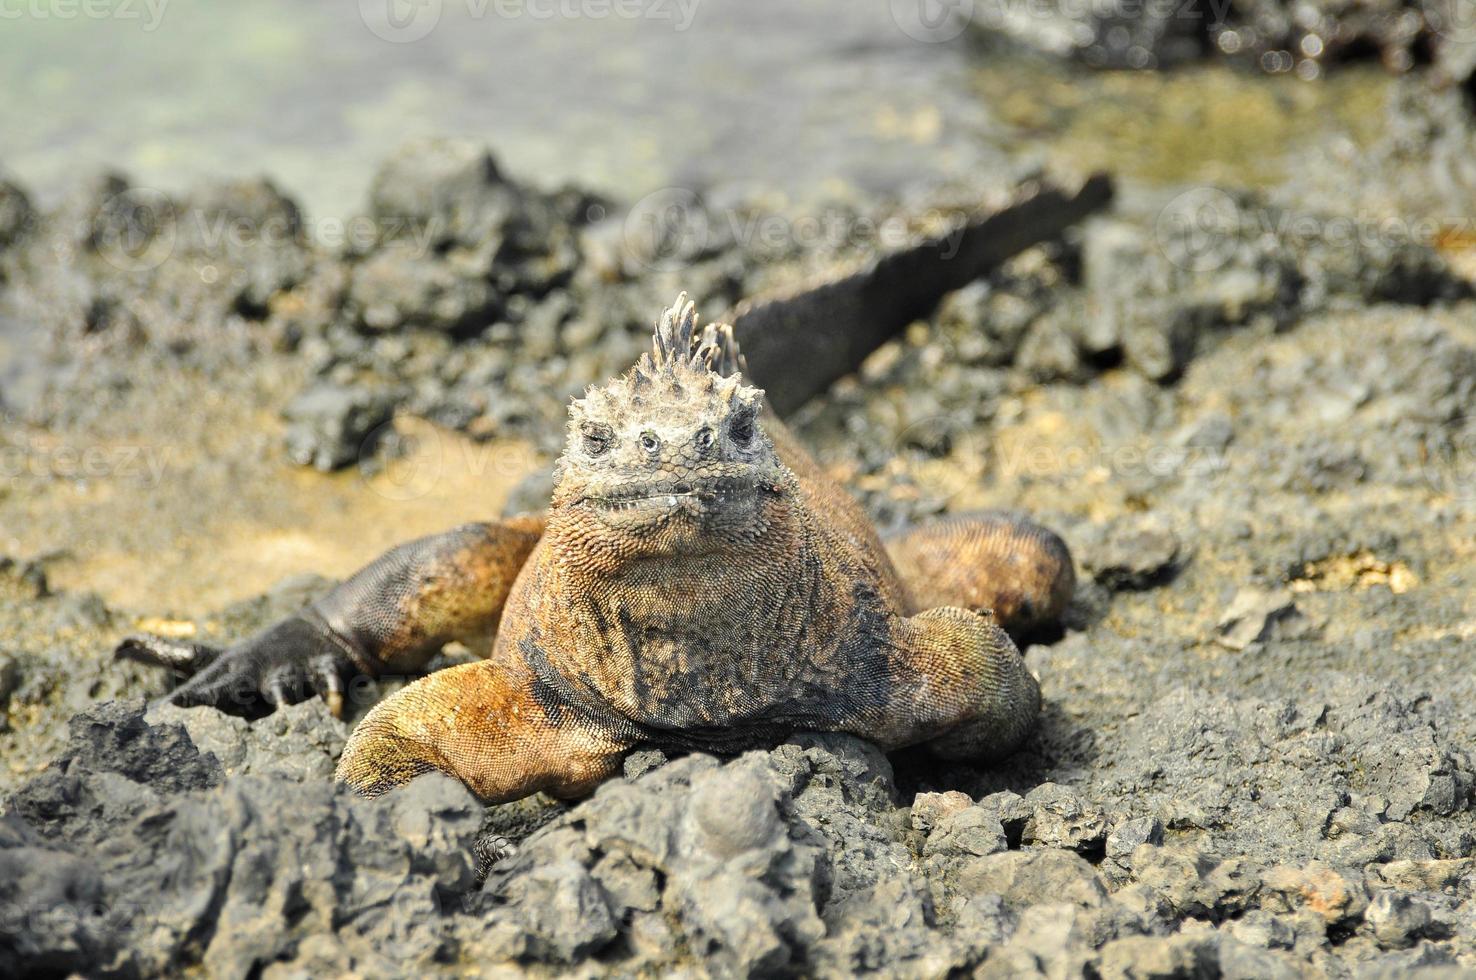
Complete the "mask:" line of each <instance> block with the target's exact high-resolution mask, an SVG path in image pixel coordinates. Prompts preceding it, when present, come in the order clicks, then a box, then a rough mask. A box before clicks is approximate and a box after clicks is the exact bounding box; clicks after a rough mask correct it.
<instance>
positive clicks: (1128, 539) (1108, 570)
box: [1081, 521, 1180, 591]
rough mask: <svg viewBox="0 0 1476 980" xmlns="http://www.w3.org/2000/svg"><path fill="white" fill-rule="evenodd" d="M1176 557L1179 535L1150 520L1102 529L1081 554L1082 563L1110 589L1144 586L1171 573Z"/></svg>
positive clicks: (1124, 523) (1178, 547) (1155, 582)
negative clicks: (1093, 544)
mask: <svg viewBox="0 0 1476 980" xmlns="http://www.w3.org/2000/svg"><path fill="white" fill-rule="evenodd" d="M1179 559H1180V544H1179V538H1178V536H1177V535H1176V534H1174V532H1173V531H1170V530H1169V529H1168V528H1165V527H1161V526H1158V525H1156V524H1153V523H1150V522H1142V521H1137V522H1132V523H1126V522H1120V523H1118V524H1114V525H1111V526H1109V527H1107V528H1105V529H1104V530H1103V532H1102V534H1101V537H1100V541H1099V542H1097V543H1096V544H1095V546H1094V547H1092V548H1091V549H1090V550H1088V551H1087V552H1085V553H1084V554H1083V555H1082V556H1081V561H1082V564H1083V565H1084V566H1085V567H1086V568H1087V569H1088V570H1089V571H1090V572H1091V573H1092V576H1093V577H1094V578H1095V579H1096V580H1097V581H1098V582H1099V583H1101V584H1102V585H1104V586H1106V587H1107V588H1109V589H1112V590H1113V591H1121V590H1125V589H1147V588H1152V587H1153V586H1155V585H1159V584H1162V583H1163V581H1164V580H1165V579H1167V578H1170V577H1172V576H1173V574H1174V572H1175V571H1176V570H1177V567H1178V564H1179Z"/></svg>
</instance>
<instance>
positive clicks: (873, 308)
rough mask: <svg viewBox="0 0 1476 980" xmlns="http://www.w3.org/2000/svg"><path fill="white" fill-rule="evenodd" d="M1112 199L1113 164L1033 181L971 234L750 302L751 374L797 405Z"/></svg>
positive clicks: (775, 396)
mask: <svg viewBox="0 0 1476 980" xmlns="http://www.w3.org/2000/svg"><path fill="white" fill-rule="evenodd" d="M1111 199H1112V181H1111V180H1110V179H1109V178H1108V177H1107V176H1106V175H1104V174H1097V175H1096V176H1094V177H1092V178H1091V179H1089V180H1087V181H1086V182H1085V183H1084V184H1082V185H1081V187H1080V188H1078V189H1076V190H1075V191H1064V190H1062V189H1060V188H1058V187H1052V186H1049V185H1044V186H1043V185H1039V184H1031V185H1027V186H1026V187H1024V188H1022V189H1021V191H1020V193H1019V195H1018V196H1017V197H1016V199H1015V200H1014V201H1013V202H1012V203H1010V204H1008V205H1006V206H1005V207H1003V208H1001V209H999V210H998V211H995V212H993V213H991V214H988V215H984V216H981V217H977V218H974V219H972V220H970V221H969V223H968V224H967V225H966V226H965V227H964V229H963V232H962V235H961V237H960V236H958V233H957V232H955V233H954V235H953V236H950V237H948V238H939V239H931V240H929V241H926V242H923V243H922V244H920V245H916V246H914V247H912V248H908V249H904V250H903V251H900V252H894V253H892V254H890V255H884V256H882V257H881V258H878V259H876V260H874V261H872V262H870V263H868V264H867V265H866V266H864V267H863V268H861V269H860V270H858V271H855V272H851V273H848V274H845V275H843V276H841V277H840V278H837V279H835V280H832V281H830V282H827V283H822V284H821V285H819V286H810V287H807V288H806V289H805V290H804V291H803V292H800V293H796V294H792V295H785V296H778V297H772V298H759V299H756V300H752V301H749V302H746V303H744V304H743V305H741V306H739V307H738V309H737V311H736V313H735V315H734V319H733V321H732V322H733V331H734V333H735V335H736V336H737V338H738V344H739V346H740V347H741V348H742V349H743V354H744V357H745V358H746V359H747V361H748V373H749V376H750V377H752V378H753V379H754V380H755V382H756V383H757V384H760V385H762V386H763V387H764V389H765V390H766V391H767V392H768V395H769V401H770V402H771V403H772V404H773V406H774V408H775V410H777V411H778V412H779V413H780V414H781V415H787V414H789V413H790V412H792V411H794V410H795V409H796V408H798V407H799V406H800V405H803V404H804V403H805V402H806V401H808V400H809V399H810V398H812V397H814V396H815V395H817V394H819V393H820V392H822V391H824V390H825V389H826V388H828V387H830V385H831V384H832V383H833V382H835V381H836V379H838V378H841V377H843V376H845V375H847V374H850V373H851V372H852V371H855V370H856V368H857V367H858V366H859V365H860V364H861V362H862V361H863V360H864V359H865V358H866V356H867V355H868V354H870V353H871V352H872V351H874V350H876V349H877V348H878V347H880V346H881V345H882V344H883V343H885V342H886V341H887V340H888V339H890V338H891V337H892V336H893V335H895V334H896V333H898V332H899V331H901V330H902V329H903V328H905V327H906V326H907V325H908V324H909V323H912V322H913V321H914V320H917V319H920V318H922V317H925V316H927V315H928V314H929V313H931V312H932V311H933V308H934V307H935V306H937V304H938V301H939V300H941V299H942V298H943V296H944V295H945V294H947V293H950V292H952V291H953V290H955V289H959V288H961V287H963V286H966V285H968V284H969V283H970V282H973V281H974V280H975V279H978V278H979V277H980V276H982V275H984V274H986V273H988V272H989V271H990V270H992V269H994V268H995V267H997V266H998V265H999V264H1000V263H1002V262H1004V261H1005V260H1006V259H1008V258H1009V257H1010V256H1012V255H1015V254H1017V253H1019V252H1021V251H1024V250H1025V249H1027V248H1029V247H1030V246H1032V245H1037V244H1039V243H1040V242H1044V241H1048V240H1050V239H1052V238H1055V237H1057V236H1058V235H1060V234H1061V232H1062V231H1064V230H1065V229H1066V228H1067V227H1069V226H1070V225H1073V224H1075V223H1076V222H1078V221H1080V220H1081V219H1083V218H1085V217H1086V216H1088V215H1090V214H1091V213H1092V212H1094V211H1097V210H1099V209H1101V208H1103V207H1105V206H1106V205H1107V204H1108V202H1110V201H1111ZM955 247H956V251H953V249H954V248H955Z"/></svg>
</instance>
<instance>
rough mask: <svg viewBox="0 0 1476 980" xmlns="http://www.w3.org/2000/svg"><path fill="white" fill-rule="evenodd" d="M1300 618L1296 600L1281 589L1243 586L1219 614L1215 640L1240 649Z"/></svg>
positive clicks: (1294, 622) (1225, 645) (1292, 623)
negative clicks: (1272, 589)
mask: <svg viewBox="0 0 1476 980" xmlns="http://www.w3.org/2000/svg"><path fill="white" fill-rule="evenodd" d="M1300 619H1302V616H1301V613H1300V612H1299V611H1298V610H1297V604H1296V602H1295V601H1294V600H1293V599H1292V596H1291V593H1290V592H1288V591H1286V590H1285V589H1277V590H1274V591H1269V592H1268V591H1266V590H1263V589H1258V588H1253V587H1248V588H1243V589H1241V590H1240V591H1239V592H1237V593H1235V598H1234V599H1232V600H1231V601H1230V605H1229V606H1228V607H1227V608H1226V609H1225V612H1224V613H1223V614H1222V615H1221V616H1220V622H1219V625H1218V627H1217V633H1216V635H1215V642H1217V643H1219V644H1220V645H1221V646H1223V647H1227V648H1229V649H1231V650H1244V649H1245V648H1246V647H1248V646H1250V645H1251V644H1252V643H1260V642H1263V641H1265V640H1268V639H1271V638H1272V637H1273V636H1275V635H1276V634H1277V632H1278V631H1280V630H1290V629H1294V628H1295V627H1296V624H1297V622H1298V621H1299V620H1300Z"/></svg>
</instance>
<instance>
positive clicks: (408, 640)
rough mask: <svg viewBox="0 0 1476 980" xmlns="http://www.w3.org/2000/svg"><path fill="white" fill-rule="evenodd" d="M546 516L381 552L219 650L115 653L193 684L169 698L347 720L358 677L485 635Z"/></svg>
mask: <svg viewBox="0 0 1476 980" xmlns="http://www.w3.org/2000/svg"><path fill="white" fill-rule="evenodd" d="M542 533H543V519H542V518H541V517H515V518H511V519H508V520H505V521H501V522H499V523H495V524H465V525H462V526H461V527H458V528H455V529H453V530H450V531H447V532H445V533H443V534H436V535H431V536H430V537H425V538H419V539H417V540H415V541H410V542H407V543H405V544H402V545H398V546H397V547H395V548H392V549H390V550H389V551H387V552H385V553H384V554H383V555H381V556H380V557H379V558H377V559H376V560H375V561H373V562H372V563H370V564H369V565H367V566H366V567H364V568H363V569H361V570H360V571H358V572H356V573H355V574H354V575H353V576H351V577H350V578H349V579H347V580H346V581H344V582H343V583H342V584H340V585H339V586H337V587H336V588H334V589H333V590H332V591H330V592H329V593H328V594H327V595H325V596H323V597H322V598H320V599H318V600H316V601H314V602H312V603H310V604H309V605H308V606H306V607H305V608H303V609H302V610H301V611H299V612H298V613H296V614H294V615H292V616H289V617H287V618H286V619H284V620H282V621H281V622H278V623H274V624H273V625H271V626H269V627H267V628H266V629H264V630H262V631H261V632H260V633H257V634H256V635H254V636H252V637H250V638H248V639H246V640H243V641H242V642H240V643H237V644H235V645H234V646H232V647H230V648H229V649H227V650H224V651H220V650H215V649H212V648H210V647H205V646H199V645H193V644H191V645H182V644H178V643H172V642H170V641H167V640H161V639H159V638H156V637H133V638H129V639H127V640H125V641H124V642H123V643H122V645H120V646H119V648H118V655H119V656H124V657H130V658H132V659H137V660H143V661H146V662H150V663H154V664H158V665H161V666H165V667H170V668H172V669H175V670H179V671H181V672H184V673H186V674H190V673H193V674H194V676H193V677H192V678H191V679H190V680H189V681H188V682H187V683H185V684H183V685H182V686H180V687H179V688H177V689H176V690H175V691H174V692H173V693H172V694H171V695H170V700H171V701H173V702H174V703H175V704H179V705H212V706H215V707H218V708H221V709H223V710H227V711H238V712H250V711H252V710H257V709H259V708H260V707H262V706H263V704H264V705H265V706H267V707H275V706H276V705H280V704H293V703H296V702H298V701H302V700H305V699H307V698H309V697H311V696H312V695H313V694H314V693H315V692H316V693H318V694H321V695H323V696H324V698H325V699H326V700H327V701H328V703H329V706H330V708H332V710H333V712H334V714H338V715H341V714H342V711H343V694H344V681H345V678H346V677H349V676H352V675H354V674H366V675H368V676H371V677H377V676H379V675H381V674H382V673H385V672H408V671H414V670H418V669H419V668H421V667H422V666H424V664H425V662H426V661H427V660H429V659H430V658H431V656H433V655H434V654H435V653H436V651H438V650H439V649H440V648H441V647H442V646H444V645H445V644H446V643H448V642H450V641H452V640H461V641H466V642H469V643H472V644H480V643H483V642H485V641H486V640H487V639H488V638H490V637H491V635H492V633H493V631H494V630H495V629H496V627H497V621H498V619H499V617H500V616H501V614H502V607H503V604H504V603H505V602H506V601H507V596H508V593H509V592H510V591H511V590H512V584H513V580H514V579H516V578H517V575H518V571H519V570H520V569H521V568H522V566H523V563H524V562H525V561H526V560H527V558H528V555H529V554H530V553H531V552H532V550H533V546H534V545H535V544H537V543H538V539H539V537H540V536H541V535H542Z"/></svg>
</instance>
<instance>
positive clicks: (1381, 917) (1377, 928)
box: [1363, 891, 1431, 949]
mask: <svg viewBox="0 0 1476 980" xmlns="http://www.w3.org/2000/svg"><path fill="white" fill-rule="evenodd" d="M1430 919H1431V915H1430V907H1429V906H1428V905H1426V904H1425V903H1424V902H1423V901H1421V900H1420V899H1419V898H1416V897H1415V896H1413V895H1404V894H1400V893H1398V892H1393V891H1381V892H1376V893H1375V894H1374V896H1373V898H1372V900H1370V901H1369V903H1368V908H1366V909H1364V910H1363V921H1364V922H1366V923H1368V926H1369V928H1370V929H1372V930H1373V934H1374V937H1375V938H1376V939H1377V940H1378V941H1379V945H1380V946H1383V947H1384V948H1385V949H1402V948H1404V947H1406V946H1410V945H1412V944H1413V943H1414V941H1415V940H1416V939H1418V938H1419V937H1420V935H1421V934H1422V933H1424V931H1425V930H1426V929H1427V928H1429V926H1430Z"/></svg>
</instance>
